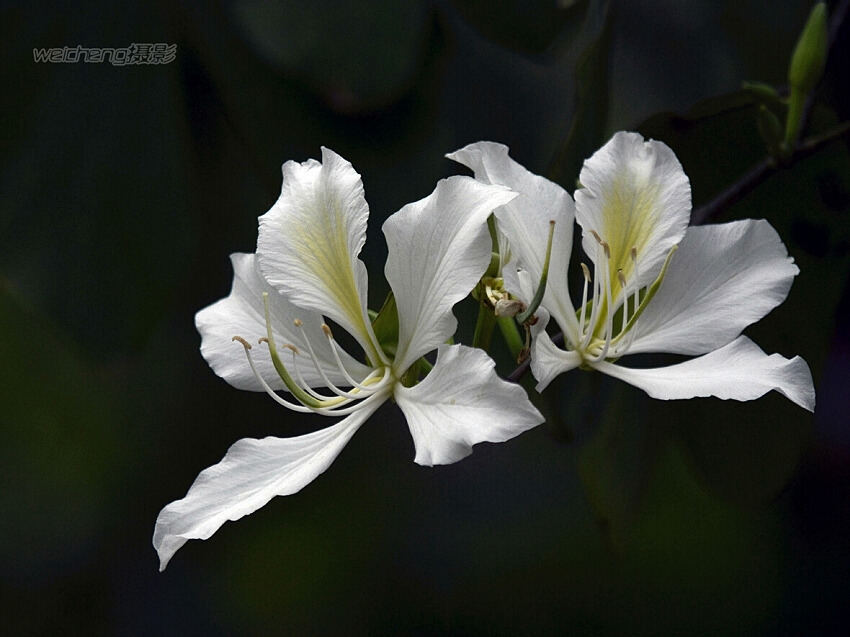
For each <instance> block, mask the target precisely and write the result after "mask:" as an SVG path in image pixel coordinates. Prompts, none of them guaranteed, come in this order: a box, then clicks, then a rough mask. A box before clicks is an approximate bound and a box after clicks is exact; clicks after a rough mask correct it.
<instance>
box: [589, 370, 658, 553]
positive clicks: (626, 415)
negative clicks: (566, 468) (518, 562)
mask: <svg viewBox="0 0 850 637" xmlns="http://www.w3.org/2000/svg"><path fill="white" fill-rule="evenodd" d="M589 374H591V373H589ZM592 374H593V375H594V376H600V374H596V373H592ZM605 380H606V381H608V380H609V379H605ZM611 394H612V395H611V397H610V399H609V400H607V401H606V402H604V403H602V404H604V408H603V411H602V416H601V418H600V422H598V423H597V426H596V427H595V431H594V432H593V434H592V435H591V437H590V439H589V440H588V441H587V442H585V444H584V445H583V446H582V448H581V452H580V454H579V458H578V470H579V475H580V477H581V480H582V484H583V485H584V488H585V490H586V493H587V497H588V498H589V500H590V503H591V505H592V506H593V509H594V511H595V513H596V515H597V516H598V518H599V521H600V523H601V524H602V528H603V529H604V530H605V532H606V535H607V537H608V539H609V540H610V541H611V543H612V544H613V546H614V547H615V548H617V549H618V550H619V551H622V552H624V551H625V550H626V547H627V545H628V543H629V537H630V534H631V531H632V529H633V527H634V524H635V522H636V520H637V517H638V515H639V513H640V509H641V502H642V500H643V497H644V495H645V493H646V488H647V484H648V482H649V480H650V478H651V477H652V475H653V472H654V465H655V460H656V456H657V451H658V449H657V448H658V443H659V433H658V432H657V431H656V430H655V429H654V428H653V427H651V426H650V424H649V423H648V422H647V421H646V419H645V414H646V403H648V402H649V398H648V397H647V396H646V394H644V393H643V392H641V391H640V390H637V389H635V388H633V387H630V386H628V385H624V384H622V383H620V384H617V385H616V387H615V389H614V390H613V391H612V392H611Z"/></svg>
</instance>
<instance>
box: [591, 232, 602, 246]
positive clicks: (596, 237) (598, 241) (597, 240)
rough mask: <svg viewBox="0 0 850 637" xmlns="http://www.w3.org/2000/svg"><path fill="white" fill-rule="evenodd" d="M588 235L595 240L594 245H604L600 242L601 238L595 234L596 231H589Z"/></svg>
mask: <svg viewBox="0 0 850 637" xmlns="http://www.w3.org/2000/svg"><path fill="white" fill-rule="evenodd" d="M590 234H592V235H593V238H594V239H596V243H598V244H599V245H602V244H603V243H604V241H602V238H601V237H600V236H599V235H598V234H597V233H596V230H591V231H590Z"/></svg>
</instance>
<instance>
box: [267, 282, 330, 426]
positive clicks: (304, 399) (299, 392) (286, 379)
mask: <svg viewBox="0 0 850 637" xmlns="http://www.w3.org/2000/svg"><path fill="white" fill-rule="evenodd" d="M263 311H264V314H265V319H266V337H265V342H266V343H268V346H269V354H270V355H271V357H272V365H274V368H275V371H276V372H277V374H278V376H280V379H281V380H282V381H283V384H284V385H286V388H287V389H288V390H289V391H290V392H291V393H292V395H293V396H294V397H295V398H297V399H298V401H299V402H300V403H301V404H303V405H304V406H306V407H309V408H310V409H312V410H314V411H315V410H317V409H321V408H325V407H328V406H329V405H326V404H323V403H322V402H320V401H317V400H316V399H315V398H314V397H313V396H311V395H310V394H308V393H307V392H305V391H304V390H303V389H302V388H301V387H300V386H299V385H298V384H297V383H296V382H295V380H294V379H293V378H292V376H291V375H290V374H289V371H287V369H286V366H285V365H284V364H283V361H282V360H280V356H279V355H278V353H277V346H276V345H275V342H274V334H273V333H272V319H271V313H270V311H269V293H268V292H263Z"/></svg>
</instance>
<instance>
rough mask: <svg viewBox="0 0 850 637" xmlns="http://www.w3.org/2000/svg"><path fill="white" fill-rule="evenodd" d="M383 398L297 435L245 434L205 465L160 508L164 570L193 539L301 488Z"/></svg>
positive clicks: (156, 540) (156, 537)
mask: <svg viewBox="0 0 850 637" xmlns="http://www.w3.org/2000/svg"><path fill="white" fill-rule="evenodd" d="M379 404H380V403H377V402H376V403H374V404H373V405H372V406H367V407H364V408H363V409H361V410H359V411H356V412H354V413H353V414H351V415H350V416H348V417H347V418H345V419H344V420H342V421H341V422H338V423H337V424H335V425H333V426H331V427H327V428H326V429H321V430H319V431H316V432H314V433H310V434H307V435H305V436H298V437H296V438H273V437H269V438H263V439H262V440H257V439H255V438H243V439H242V440H240V441H238V442H236V443H235V444H234V445H233V446H232V447H230V449H228V451H227V455H225V456H224V459H223V460H222V461H221V462H219V463H218V464H216V465H213V466H212V467H209V468H207V469H204V470H203V471H202V472H201V473H200V474H199V475H198V477H197V478H196V479H195V482H194V483H193V484H192V486H191V487H190V488H189V492H188V493H187V494H186V497H184V498H183V499H182V500H177V501H175V502H172V503H171V504H169V505H168V506H166V507H165V508H164V509H163V510H162V511H160V513H159V516H158V517H157V519H156V528H155V529H154V534H153V545H154V548H156V550H157V552H158V553H159V560H160V567H159V570H160V571H162V570H164V569H165V567H166V566H167V565H168V562H169V560H170V559H171V557H172V556H173V555H174V553H176V552H177V550H178V549H179V548H180V547H181V546H183V545H184V544H185V543H186V542H187V541H188V540H206V539H207V538H209V537H210V536H211V535H212V534H213V533H215V532H216V531H217V530H218V529H219V528H220V527H221V525H222V524H224V523H225V522H227V521H228V520H238V519H239V518H241V517H243V516H245V515H248V514H249V513H253V512H254V511H256V510H257V509H259V508H260V507H262V506H264V505H265V504H266V503H267V502H268V501H269V500H271V499H272V498H273V497H275V496H276V495H291V494H293V493H296V492H298V491H300V490H301V489H302V488H304V487H305V486H306V485H308V484H309V483H310V482H312V481H313V480H315V479H316V477H317V476H319V474H321V473H323V472H324V471H325V470H326V469H327V468H328V467H329V466H330V464H331V463H332V462H333V461H334V459H335V458H336V457H337V455H339V452H340V451H341V450H342V448H343V447H344V446H345V445H346V443H347V442H348V441H349V440H350V439H351V436H352V435H354V432H355V431H357V429H358V428H359V427H360V425H362V424H363V423H364V422H365V421H366V419H367V418H368V417H369V416H370V415H371V414H372V413H373V412H374V411H375V409H377V407H378V405H379Z"/></svg>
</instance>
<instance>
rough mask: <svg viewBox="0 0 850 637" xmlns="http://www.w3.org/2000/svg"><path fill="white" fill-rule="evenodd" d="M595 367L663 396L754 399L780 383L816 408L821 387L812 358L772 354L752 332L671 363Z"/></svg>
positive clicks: (780, 387)
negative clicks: (816, 386) (810, 363)
mask: <svg viewBox="0 0 850 637" xmlns="http://www.w3.org/2000/svg"><path fill="white" fill-rule="evenodd" d="M593 367H594V368H596V369H598V370H599V371H601V372H604V373H606V374H608V375H610V376H613V377H614V378H619V379H620V380H624V381H626V382H627V383H629V384H631V385H634V386H635V387H640V388H641V389H642V390H644V391H645V392H646V393H647V394H649V395H650V396H652V397H653V398H659V399H661V400H674V399H680V398H695V397H697V396H717V397H718V398H722V399H724V400H728V399H730V398H731V399H733V400H754V399H756V398H759V397H761V396H763V395H764V394H766V393H767V392H769V391H770V390H772V389H775V390H776V391H778V392H779V393H780V394H782V395H783V396H785V397H786V398H788V399H789V400H790V401H791V402H794V403H796V404H798V405H800V407H803V408H804V409H808V410H809V411H814V409H815V389H814V385H813V384H812V374H811V372H810V371H809V366H808V365H806V361H804V360H803V359H802V358H800V357H799V356H795V357H794V358H792V359H791V360H788V359H787V358H784V357H783V356H780V355H779V354H771V355H770V356H768V355H767V354H765V353H764V352H763V351H762V350H761V348H759V346H758V345H756V344H755V343H753V342H752V341H751V340H750V339H749V338H747V337H746V336H739V337H738V338H737V339H735V340H734V341H732V342H731V343H729V344H728V345H726V346H724V347H721V348H720V349H718V350H715V351H713V352H711V353H709V354H705V355H704V356H700V357H699V358H694V359H692V360H689V361H685V362H684V363H679V364H678V365H670V366H669V367H659V368H656V369H629V368H627V367H621V366H620V365H615V364H613V363H608V362H601V363H595V364H593Z"/></svg>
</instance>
